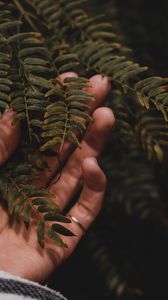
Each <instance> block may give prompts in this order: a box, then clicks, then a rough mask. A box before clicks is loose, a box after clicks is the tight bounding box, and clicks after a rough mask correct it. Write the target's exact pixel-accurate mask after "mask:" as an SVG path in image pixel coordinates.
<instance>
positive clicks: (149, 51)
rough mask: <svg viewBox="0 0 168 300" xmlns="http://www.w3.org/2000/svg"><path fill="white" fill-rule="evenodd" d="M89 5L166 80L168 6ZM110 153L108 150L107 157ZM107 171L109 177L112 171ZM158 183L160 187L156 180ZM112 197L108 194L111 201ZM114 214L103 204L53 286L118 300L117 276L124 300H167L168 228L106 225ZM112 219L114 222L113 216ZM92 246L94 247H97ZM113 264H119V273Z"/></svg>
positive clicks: (134, 1) (148, 2) (148, 0)
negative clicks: (125, 287) (113, 282)
mask: <svg viewBox="0 0 168 300" xmlns="http://www.w3.org/2000/svg"><path fill="white" fill-rule="evenodd" d="M88 3H89V4H87V7H86V8H87V10H88V11H89V13H94V14H95V13H100V12H101V13H102V12H104V13H105V14H106V17H107V19H108V20H111V21H112V23H114V27H117V30H118V32H120V33H122V40H123V42H124V43H125V45H126V46H128V47H131V48H132V49H133V51H134V52H133V55H134V57H135V59H136V61H138V62H139V63H140V64H142V65H148V66H149V67H150V72H151V74H157V75H159V76H167V67H168V66H167V65H168V51H167V49H168V1H166V0H159V1H158V0H118V1H115V0H114V1H112V0H111V1H105V0H104V1H102V0H99V1H98V0H95V1H94V0H92V1H91V0H90V1H89V2H88ZM117 24H119V28H118V25H117ZM109 149H110V146H109V148H108V150H107V152H109ZM115 151H116V153H117V148H116V149H115V146H114V149H113V153H114V155H115ZM105 157H106V153H105ZM116 157H117V154H116V156H115V158H116ZM119 159H120V158H118V160H119ZM102 163H103V164H104V161H103V162H102ZM103 166H104V165H103ZM149 168H150V164H149ZM105 169H107V173H108V167H107V168H105ZM132 172H134V169H133V171H132ZM135 175H136V172H135ZM164 179H165V182H167V179H166V178H164ZM155 180H156V181H157V182H158V181H159V179H158V178H157V174H155ZM109 182H111V184H109V185H110V189H112V185H115V184H117V179H116V182H114V180H113V181H109ZM109 193H110V192H109ZM108 196H109V194H107V198H108ZM144 196H145V195H144ZM164 197H166V195H164ZM110 209H112V208H111V207H110V206H109V204H108V203H107V202H106V200H105V207H104V211H103V212H102V214H101V216H100V217H99V218H98V220H97V222H96V223H95V224H94V226H93V227H92V228H91V229H90V230H89V232H88V234H87V235H86V237H85V238H84V239H83V240H82V242H81V243H80V245H79V246H78V248H77V250H76V251H75V253H74V254H73V255H72V256H71V258H70V259H69V260H68V261H67V262H65V263H64V265H63V266H61V267H60V268H59V269H57V270H56V272H55V274H53V276H52V277H51V279H50V280H49V286H50V287H52V288H54V289H57V290H59V291H61V292H62V293H63V294H64V295H65V296H66V297H67V298H68V299H70V300H84V299H88V300H91V299H94V300H100V299H103V300H109V299H116V298H117V297H116V294H114V292H113V289H112V288H110V284H109V283H108V278H111V277H110V276H113V275H114V274H115V272H116V273H117V272H118V270H119V271H120V275H121V277H122V278H123V282H125V278H126V279H127V282H128V283H129V284H128V285H129V291H128V290H127V291H126V293H124V294H122V293H121V294H122V297H121V298H122V299H124V300H127V299H128V300H130V299H159V300H162V299H163V300H164V299H168V298H167V297H168V291H167V290H168V287H167V286H168V285H167V278H168V262H167V260H168V259H166V258H167V257H168V234H167V228H165V227H164V226H163V225H162V224H160V223H159V222H157V221H156V220H155V221H153V220H152V221H151V220H148V221H145V222H143V224H142V223H139V221H137V220H136V218H135V219H131V220H130V219H124V221H122V213H120V214H119V218H121V220H120V219H119V221H118V226H117V227H115V225H114V224H107V222H104V221H103V217H104V214H105V213H107V211H110ZM109 214H110V212H109ZM110 216H111V218H113V217H114V218H115V216H114V215H113V214H111V215H110ZM108 222H110V221H109V220H108ZM100 224H101V225H100ZM97 228H98V229H97ZM107 231H108V232H107ZM97 232H98V233H99V234H98V235H97ZM96 235H97V236H96ZM119 236H122V239H119V238H118V237H119ZM93 241H96V242H95V244H94V247H92V242H93ZM95 249H96V251H97V252H95ZM114 249H115V250H114ZM96 255H97V257H99V259H97V257H96ZM108 259H109V260H108ZM113 261H115V263H116V262H117V263H116V265H117V270H116V267H115V266H114V265H113ZM130 261H131V263H130ZM121 262H122V263H121ZM109 264H112V267H111V265H109ZM110 272H112V273H113V274H112V273H110ZM109 282H110V281H109ZM121 290H122V285H121Z"/></svg>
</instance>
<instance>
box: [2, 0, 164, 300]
mask: <svg viewBox="0 0 168 300" xmlns="http://www.w3.org/2000/svg"><path fill="white" fill-rule="evenodd" d="M85 2H86V3H85ZM133 2H134V3H133ZM155 2H157V1H154V0H153V1H150V6H149V10H152V7H153V6H155V4H156V3H155ZM162 2H163V3H164V4H165V3H166V2H165V1H164V0H162ZM88 3H89V5H88ZM142 3H143V4H142ZM145 5H146V4H144V1H141V2H140V1H139V0H136V1H132V0H129V1H124V2H123V1H115V0H106V1H103V2H102V1H100V0H91V1H89V2H87V1H85V0H70V1H67V0H57V1H54V0H25V1H19V0H11V1H3V0H2V1H0V9H1V12H0V19H1V23H0V107H1V108H2V109H6V108H8V107H12V109H13V110H15V111H16V112H17V115H16V117H15V118H14V120H13V123H15V122H17V121H21V124H22V130H23V132H24V135H23V136H22V143H21V147H20V148H19V150H17V152H16V153H15V155H14V157H12V159H11V160H10V161H9V162H8V163H7V164H6V165H5V166H4V167H3V169H2V170H1V174H3V176H2V175H1V177H0V191H1V194H2V195H3V198H4V199H7V202H8V210H9V214H10V215H11V214H13V213H15V216H16V219H17V220H19V219H20V218H21V219H22V220H23V221H24V223H25V225H26V226H28V224H29V222H30V219H31V214H32V211H33V212H36V214H37V231H38V238H39V243H40V245H41V246H42V247H44V244H45V235H48V236H49V237H50V238H51V239H52V240H53V241H54V242H56V243H57V244H58V245H61V246H64V243H63V241H62V240H61V239H60V238H59V235H58V234H57V233H61V234H63V235H72V233H71V232H67V231H66V230H65V228H64V227H62V226H61V227H60V225H58V224H57V222H63V223H66V222H69V220H68V219H67V218H66V217H65V216H63V215H62V213H61V211H60V210H59V208H58V207H57V206H55V205H54V204H53V202H52V195H51V194H50V193H48V192H47V191H46V190H41V189H40V190H39V189H38V188H36V187H35V186H32V185H31V184H30V181H31V180H32V179H33V178H34V177H37V176H38V175H39V173H40V172H42V171H43V170H44V169H45V168H47V165H46V163H45V155H48V154H53V146H54V149H55V148H56V149H57V152H56V153H55V154H56V155H57V156H58V157H59V155H60V153H61V151H62V148H63V145H64V143H65V142H66V141H67V140H69V141H70V142H72V143H73V144H74V145H75V146H80V143H79V140H80V138H79V137H81V135H83V134H84V131H85V129H86V127H85V125H83V122H81V121H79V117H80V120H81V119H82V120H84V121H85V123H86V122H88V121H91V118H90V117H89V106H88V103H89V102H90V101H93V100H94V99H93V98H92V97H91V95H90V94H89V93H88V92H86V91H85V88H86V87H88V78H89V77H90V75H92V74H95V73H100V74H102V75H106V76H108V77H109V79H110V80H111V81H112V91H111V93H110V95H109V97H108V99H107V102H106V104H107V105H108V106H109V107H111V108H112V109H113V111H114V113H115V116H116V126H115V128H114V130H113V133H112V141H111V143H110V144H109V145H108V148H107V150H106V151H105V153H104V155H103V157H102V158H101V164H102V165H103V167H104V169H105V171H106V173H107V176H108V188H107V193H106V201H105V206H104V209H103V212H102V214H101V216H100V217H99V218H98V220H97V222H96V225H95V227H94V228H93V229H92V231H91V232H90V234H89V235H88V237H87V238H86V241H85V242H84V246H83V253H85V254H86V253H87V254H88V255H87V258H88V259H89V260H90V262H91V265H93V269H94V276H95V277H96V276H97V277H96V278H98V277H99V279H101V284H102V286H103V285H104V286H105V290H106V296H105V297H106V298H107V299H111V297H116V298H118V297H123V299H132V297H133V299H139V298H143V297H144V299H145V297H146V295H147V296H149V295H151V292H149V290H148V288H146V287H145V283H144V280H143V270H142V269H141V265H143V266H144V261H145V257H144V256H145V255H144V256H143V255H142V253H140V250H139V249H142V250H143V251H144V252H145V250H144V248H145V245H146V244H148V243H147V242H146V235H145V233H144V232H148V233H149V236H152V230H154V232H156V236H157V238H158V236H159V234H160V235H162V234H163V232H164V234H165V236H166V234H167V225H166V224H167V221H166V211H167V202H166V197H165V195H166V193H167V183H166V179H165V178H166V176H167V154H166V152H167V146H168V140H167V132H168V124H167V122H168V78H167V77H161V75H157V74H156V73H155V64H153V66H152V67H153V68H152V69H148V68H147V67H146V66H145V67H144V66H143V63H145V64H146V63H149V65H150V66H151V65H152V62H151V56H150V55H147V53H146V52H145V47H144V48H143V46H142V45H140V43H139V44H138V42H137V41H136V39H135V37H136V35H137V34H139V36H140V37H141V39H140V40H141V41H143V40H144V39H145V38H146V35H145V32H146V29H144V28H143V24H142V23H143V22H141V20H140V21H139V26H140V27H138V28H137V31H136V26H135V27H134V26H132V24H130V23H129V21H128V20H129V17H130V19H131V20H132V19H133V20H134V22H135V21H136V19H137V20H138V19H139V18H140V17H139V15H138V14H137V13H136V8H137V7H138V8H139V9H140V11H141V12H143V9H144V10H145V9H146V6H145ZM165 5H167V4H165ZM102 11H103V12H104V15H102ZM120 13H121V15H120ZM127 15H128V16H127ZM140 16H141V14H140ZM125 22H126V23H125ZM125 24H128V28H126V27H127V26H125ZM134 31H135V32H134ZM153 35H154V38H153V40H154V42H155V43H156V40H159V39H158V38H159V37H157V38H156V37H155V34H153ZM151 36H152V35H151ZM131 37H132V39H131ZM137 45H138V46H137ZM130 46H131V47H132V48H134V49H135V52H132V51H131V49H130ZM140 46H141V47H142V49H143V51H140V50H138V48H139V47H140ZM140 49H141V48H140ZM138 51H139V52H138ZM149 56H150V58H149ZM160 56H161V54H160V55H159V59H160ZM135 58H136V59H137V58H138V59H139V60H140V62H142V66H141V64H139V63H136V62H135V60H136V59H135ZM163 61H164V60H163ZM163 65H164V63H163ZM157 69H159V67H158V63H157ZM72 70H73V71H77V72H78V74H79V77H78V78H70V79H67V80H65V81H64V82H63V83H62V82H61V81H60V79H59V74H61V73H63V72H65V71H72ZM159 71H160V69H159ZM163 73H164V74H165V73H166V72H163ZM37 158H38V159H37ZM4 174H5V176H4ZM50 221H54V222H55V223H54V225H50ZM158 232H159V233H158ZM143 235H144V236H145V237H144V239H143V238H142V236H143ZM157 238H156V240H157ZM134 239H135V241H136V243H137V245H138V246H139V249H137V247H136V245H135V244H134ZM158 240H159V238H158ZM163 240H165V248H167V242H166V237H165V239H163ZM151 245H152V246H153V245H155V239H154V238H153V243H151V244H150V243H149V248H150V247H152V246H151ZM153 248H154V246H153ZM156 248H157V247H156ZM134 249H135V253H134V251H133V250H134ZM157 249H158V248H157ZM159 250H160V252H159V253H161V249H159ZM143 251H142V252H143ZM145 253H146V252H145ZM136 255H137V257H136ZM165 260H166V258H165ZM158 264H159V260H158ZM146 265H148V261H147V263H146ZM136 267H137V270H136ZM144 268H145V267H144ZM149 269H150V266H149ZM95 270H96V272H95ZM159 270H160V269H159ZM146 272H147V274H148V269H147V271H146ZM149 274H150V276H151V278H152V279H153V277H152V276H154V275H156V272H154V274H152V272H149ZM144 277H145V276H144ZM157 278H158V277H157ZM145 279H146V277H145ZM146 280H147V279H146ZM155 280H156V279H155ZM159 280H160V278H159V279H158V281H159ZM153 281H154V279H153ZM102 282H103V283H102ZM158 285H159V284H158ZM103 296H104V295H103ZM159 296H160V295H159ZM104 299H105V298H104Z"/></svg>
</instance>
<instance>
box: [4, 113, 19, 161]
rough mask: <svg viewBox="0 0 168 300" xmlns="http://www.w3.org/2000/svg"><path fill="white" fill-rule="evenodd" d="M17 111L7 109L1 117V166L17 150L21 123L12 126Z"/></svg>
mask: <svg viewBox="0 0 168 300" xmlns="http://www.w3.org/2000/svg"><path fill="white" fill-rule="evenodd" d="M14 116H15V112H13V111H12V110H7V111H5V113H4V114H3V115H2V117H1V119H0V166H1V165H2V164H3V163H4V162H5V161H6V160H7V159H8V158H9V157H10V155H11V154H12V153H13V152H14V151H15V149H16V147H17V145H18V142H19V138H20V125H19V124H16V125H14V126H12V120H13V118H14Z"/></svg>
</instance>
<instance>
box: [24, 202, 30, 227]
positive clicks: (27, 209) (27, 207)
mask: <svg viewBox="0 0 168 300" xmlns="http://www.w3.org/2000/svg"><path fill="white" fill-rule="evenodd" d="M31 213H32V206H31V205H30V204H29V203H26V205H25V207H24V214H23V217H24V221H25V222H26V223H27V224H29V222H30V219H31Z"/></svg>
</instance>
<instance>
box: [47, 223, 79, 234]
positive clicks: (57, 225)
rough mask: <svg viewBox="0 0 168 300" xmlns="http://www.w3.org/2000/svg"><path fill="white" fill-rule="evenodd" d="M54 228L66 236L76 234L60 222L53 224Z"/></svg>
mask: <svg viewBox="0 0 168 300" xmlns="http://www.w3.org/2000/svg"><path fill="white" fill-rule="evenodd" d="M52 229H53V230H54V231H56V232H57V233H59V234H62V235H65V236H75V234H74V233H73V232H72V231H70V230H69V229H67V228H65V227H64V226H62V225H60V224H53V225H52Z"/></svg>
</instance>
